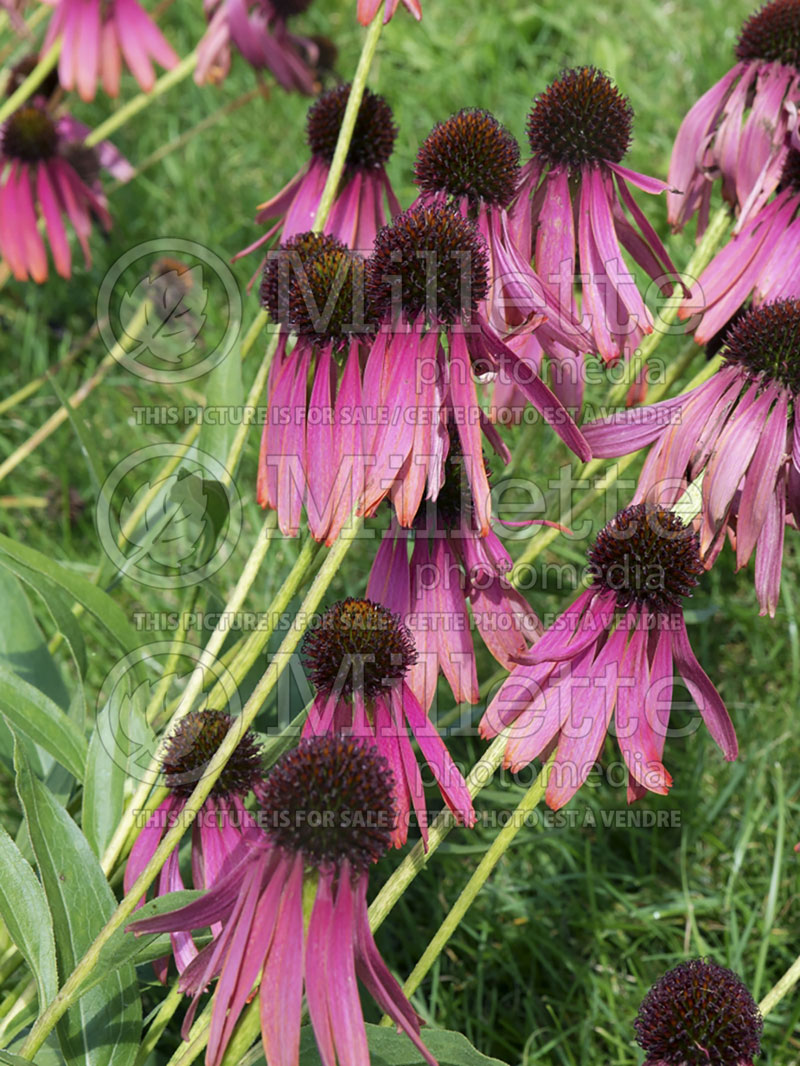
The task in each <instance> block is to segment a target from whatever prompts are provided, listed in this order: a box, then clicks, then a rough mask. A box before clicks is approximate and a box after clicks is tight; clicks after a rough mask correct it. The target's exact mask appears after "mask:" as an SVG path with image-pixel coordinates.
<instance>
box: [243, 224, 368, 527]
mask: <svg viewBox="0 0 800 1066" xmlns="http://www.w3.org/2000/svg"><path fill="white" fill-rule="evenodd" d="M363 279H364V261H363V259H362V258H361V256H359V255H357V254H356V253H355V252H351V251H349V250H348V249H347V248H345V246H344V245H343V244H342V243H341V242H340V241H338V240H336V238H335V237H331V236H326V235H324V234H319V233H302V234H298V235H296V236H295V237H294V238H293V239H292V240H290V241H287V242H286V244H284V245H282V247H281V249H280V250H279V251H278V252H275V253H270V257H269V261H268V263H267V266H266V269H265V271H264V278H263V281H262V285H261V299H262V302H263V303H264V305H265V306H266V307H267V308H268V310H269V312H270V315H271V317H272V320H273V322H279V323H281V338H280V341H279V344H278V349H277V351H276V354H275V358H274V360H273V362H272V365H271V367H270V375H269V381H268V383H267V397H268V399H267V418H266V420H265V422H264V430H263V433H262V437H261V453H260V456H259V465H258V502H259V503H260V504H261V506H262V507H271V508H272V509H274V510H276V511H277V512H278V524H279V526H280V529H281V531H282V532H283V533H284V534H285V535H286V536H296V535H297V532H298V530H299V528H300V520H301V517H302V510H303V506H304V505H305V508H306V513H307V516H308V525H309V529H310V530H311V533H312V535H313V536H314V537H315V538H316V539H317V540H325V541H326V542H327V543H328V544H332V543H333V541H334V540H335V539H336V537H337V536H338V535H339V532H340V531H341V528H342V526H343V525H344V523H345V522H346V521H347V519H348V518H349V517H350V516H351V515H352V514H353V511H354V510H355V509H356V508H357V507H359V506H361V505H362V503H363V500H364V476H365V475H364V468H365V457H364V445H363V431H362V422H361V421H360V420H359V419H358V417H357V415H358V414H359V412H361V410H362V402H361V392H362V387H361V368H360V355H361V352H360V349H361V344H362V338H361V336H360V335H361V334H363V332H364V331H365V329H366V324H365V321H364V306H363V287H364V286H363ZM287 331H291V332H293V333H295V334H296V335H297V342H296V344H295V346H294V348H293V349H292V350H291V351H287V340H288V332H287Z"/></svg>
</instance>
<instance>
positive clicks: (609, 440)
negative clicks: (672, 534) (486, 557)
mask: <svg viewBox="0 0 800 1066" xmlns="http://www.w3.org/2000/svg"><path fill="white" fill-rule="evenodd" d="M722 354H723V356H724V364H723V366H722V368H721V369H720V370H719V371H718V372H717V373H716V374H714V376H713V377H712V378H710V379H709V380H708V381H706V382H705V383H704V384H702V385H699V386H698V387H697V388H696V389H692V390H691V391H690V392H687V393H684V394H683V395H681V396H676V397H674V398H673V399H671V400H663V401H661V402H660V403H657V404H654V405H653V406H652V407H641V408H636V409H633V410H629V411H623V412H619V413H617V414H615V415H610V416H609V417H607V418H603V419H599V420H598V421H596V422H592V423H588V424H587V425H585V426H584V427H583V429H584V432H585V433H586V436H587V438H588V439H589V441H590V443H591V446H592V449H593V451H594V453H595V455H597V456H602V457H610V456H619V455H626V454H628V452H630V451H636V450H638V449H639V448H642V447H644V446H645V445H647V444H650V443H652V444H653V447H652V448H651V450H650V453H649V455H648V457H647V461H646V462H645V465H644V467H643V469H642V473H641V475H640V478H639V485H638V487H637V490H636V495H635V497H634V498H635V500H637V501H644V500H650V501H653V500H658V501H659V502H660V503H664V504H667V505H669V504H671V503H674V502H675V501H676V500H677V499H678V498H679V496H680V495H681V493H682V492H683V491H684V489H685V488H686V486H687V484H688V483H690V482H691V481H696V480H697V479H698V478H699V477H700V475H701V473H702V472H703V471H705V476H704V478H703V483H702V508H701V513H700V549H701V553H702V556H703V559H704V562H705V564H706V566H710V565H711V564H712V563H713V562H714V560H715V559H716V557H717V555H718V554H719V552H720V551H721V549H722V547H723V545H724V543H725V540H726V538H729V539H730V540H731V541H732V543H733V545H734V546H735V549H736V564H737V568H740V567H742V566H744V565H746V563H747V562H748V560H749V559H750V556H751V555H752V554H753V551H754V550H755V552H756V566H755V583H756V593H757V595H758V600H759V603H760V605H761V613H762V614H767V613H769V614H770V615H774V613H775V610H776V608H777V604H778V599H779V594H780V580H781V559H782V555H783V539H784V530H785V527H786V525H787V516H788V518H789V520H790V521H791V522H792V523H793V524H794V525H795V526H796V525H797V524H798V523H799V522H800V423H799V422H798V417H797V411H798V398H799V397H800V301H798V300H793V299H792V300H778V301H776V302H774V303H769V304H764V305H762V306H761V307H757V308H753V309H751V310H750V311H747V312H746V313H745V314H742V315H740V316H738V317H737V319H736V320H735V321H734V322H733V323H732V324H731V325H730V326H729V327H728V329H727V331H726V334H725V339H724V346H723V348H722Z"/></svg>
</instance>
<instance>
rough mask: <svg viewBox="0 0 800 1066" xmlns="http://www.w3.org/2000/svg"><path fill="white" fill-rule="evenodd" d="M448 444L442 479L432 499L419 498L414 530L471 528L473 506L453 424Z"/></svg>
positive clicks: (461, 529) (462, 453)
mask: <svg viewBox="0 0 800 1066" xmlns="http://www.w3.org/2000/svg"><path fill="white" fill-rule="evenodd" d="M447 433H448V438H449V447H448V451H447V458H446V459H445V461H444V479H443V481H442V485H441V488H440V489H439V495H438V496H437V497H436V499H435V500H429V501H423V502H422V503H421V504H420V507H419V510H418V511H417V514H416V517H415V518H414V529H415V530H418V531H420V530H429V529H431V528H434V529H445V530H447V531H459V532H463V531H465V530H468V529H471V528H472V525H473V514H474V506H473V502H472V492H471V491H470V487H469V480H468V478H467V475H466V471H465V469H464V452H463V449H462V447H461V439H460V437H459V435H458V432H457V431H456V428H455V426H453V425H448V427H447Z"/></svg>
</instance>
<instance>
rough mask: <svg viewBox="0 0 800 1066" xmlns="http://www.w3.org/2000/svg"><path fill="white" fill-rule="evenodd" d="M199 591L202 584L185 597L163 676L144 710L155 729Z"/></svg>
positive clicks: (179, 657)
mask: <svg viewBox="0 0 800 1066" xmlns="http://www.w3.org/2000/svg"><path fill="white" fill-rule="evenodd" d="M199 593H200V586H199V585H194V586H193V587H192V588H190V589H189V591H188V593H187V595H186V596H185V598H184V601H183V605H182V609H181V611H180V612H179V614H178V618H179V619H180V621H179V622H178V628H177V629H176V631H175V636H174V637H173V638H172V647H171V648H170V652H169V655H168V657H167V661H166V663H165V664H164V670H163V672H162V674H161V677H160V678H159V679H158V684H157V685H156V686H155V687H154V689H153V697H152V699H151V700H150V703H149V704H148V705H147V708H146V710H145V712H144V720H145V722H147V724H148V725H149V726H150V727H151V728H153V729H155V728H156V724H155V723H156V722H157V721H158V717H159V714H160V712H161V709H162V707H163V704H164V700H165V698H166V695H167V692H168V691H169V687H170V685H171V684H172V680H173V675H174V674H175V669H176V667H177V665H178V663H179V661H180V659H181V651H180V645H181V644H183V643H184V641H185V640H186V634H187V632H188V629H189V619H190V618H191V616H192V615H193V614H194V610H195V607H196V605H197V597H198V595H199Z"/></svg>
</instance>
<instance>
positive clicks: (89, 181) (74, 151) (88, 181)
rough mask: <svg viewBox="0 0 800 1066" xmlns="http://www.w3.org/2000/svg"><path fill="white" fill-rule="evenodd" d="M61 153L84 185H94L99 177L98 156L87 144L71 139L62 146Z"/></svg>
mask: <svg viewBox="0 0 800 1066" xmlns="http://www.w3.org/2000/svg"><path fill="white" fill-rule="evenodd" d="M62 155H63V156H64V158H65V159H66V161H67V162H68V163H70V164H71V166H72V168H73V170H74V171H75V173H76V174H77V175H78V177H79V178H80V179H81V181H83V182H84V184H85V185H94V184H95V182H96V181H97V180H98V178H99V177H100V157H99V156H98V154H97V152H96V151H95V149H94V148H92V147H91V146H90V145H88V144H81V143H80V142H78V141H73V142H72V143H70V144H66V145H65V146H64V150H63V152H62Z"/></svg>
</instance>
